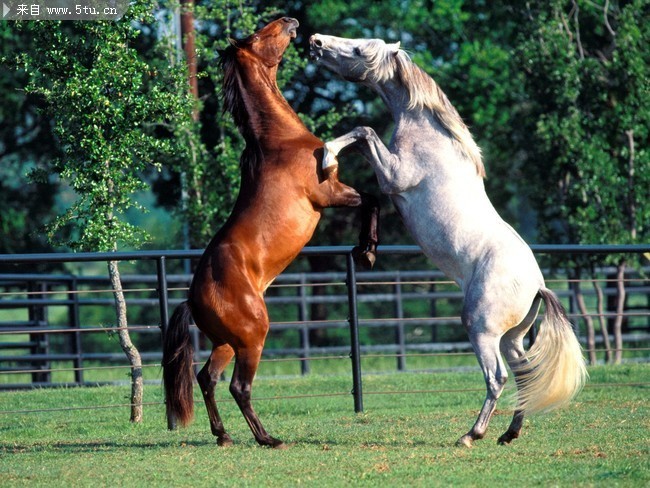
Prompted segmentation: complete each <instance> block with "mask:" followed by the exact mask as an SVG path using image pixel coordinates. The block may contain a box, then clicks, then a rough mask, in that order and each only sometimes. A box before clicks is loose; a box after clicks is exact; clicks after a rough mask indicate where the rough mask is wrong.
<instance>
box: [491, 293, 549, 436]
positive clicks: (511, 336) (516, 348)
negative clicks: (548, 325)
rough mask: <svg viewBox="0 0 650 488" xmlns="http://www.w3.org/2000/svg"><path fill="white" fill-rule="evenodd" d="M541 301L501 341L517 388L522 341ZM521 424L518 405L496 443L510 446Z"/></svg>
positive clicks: (519, 430)
mask: <svg viewBox="0 0 650 488" xmlns="http://www.w3.org/2000/svg"><path fill="white" fill-rule="evenodd" d="M541 300H542V299H541V298H540V297H539V296H538V297H537V298H535V300H534V301H533V305H532V306H531V307H530V311H529V312H528V315H526V318H524V320H522V321H521V323H520V324H519V325H518V326H517V327H515V328H513V329H510V330H509V331H508V332H506V333H505V335H504V336H503V338H502V339H501V352H502V353H503V355H504V357H505V358H506V361H507V362H508V365H509V366H510V369H511V370H512V371H513V372H514V375H515V382H516V383H517V386H519V380H518V373H517V371H518V370H519V368H518V366H519V365H520V361H521V358H522V357H524V354H525V351H524V341H523V339H524V336H525V335H526V333H527V332H528V330H529V329H530V327H531V326H532V325H533V322H534V321H535V318H536V317H537V314H538V313H539V305H540V302H541ZM523 424H524V412H523V411H522V410H521V409H520V408H519V405H517V408H515V413H514V415H513V417H512V422H511V423H510V426H509V427H508V430H506V431H505V432H504V433H503V435H502V436H501V437H499V440H498V441H497V442H498V443H499V444H510V442H512V441H513V440H514V439H516V438H517V437H519V434H520V433H521V427H522V426H523Z"/></svg>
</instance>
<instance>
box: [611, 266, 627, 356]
mask: <svg viewBox="0 0 650 488" xmlns="http://www.w3.org/2000/svg"><path fill="white" fill-rule="evenodd" d="M616 291H617V293H616V298H617V300H616V320H615V321H614V330H613V332H614V347H615V349H614V364H621V360H622V359H623V313H624V312H625V260H624V259H622V260H621V262H620V263H618V266H617V267H616Z"/></svg>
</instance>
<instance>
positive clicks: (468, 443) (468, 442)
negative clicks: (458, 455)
mask: <svg viewBox="0 0 650 488" xmlns="http://www.w3.org/2000/svg"><path fill="white" fill-rule="evenodd" d="M456 445H457V446H459V447H472V446H473V444H472V438H471V437H470V436H468V435H464V436H463V437H461V438H460V439H458V440H457V441H456Z"/></svg>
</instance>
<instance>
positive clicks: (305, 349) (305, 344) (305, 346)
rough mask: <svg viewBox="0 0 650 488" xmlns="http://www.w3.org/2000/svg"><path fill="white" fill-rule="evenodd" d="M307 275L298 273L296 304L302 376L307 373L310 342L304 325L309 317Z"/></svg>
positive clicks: (308, 369) (307, 329)
mask: <svg viewBox="0 0 650 488" xmlns="http://www.w3.org/2000/svg"><path fill="white" fill-rule="evenodd" d="M306 284H307V277H306V275H305V273H300V286H299V287H298V296H299V297H300V303H299V304H298V320H299V321H300V322H302V324H303V325H302V327H301V328H300V330H299V334H300V348H301V349H302V357H303V359H301V360H300V374H302V375H303V376H304V375H306V374H309V371H310V367H309V348H310V347H311V344H310V342H309V327H308V326H307V325H306V323H305V322H307V320H308V318H309V314H308V313H307V287H306Z"/></svg>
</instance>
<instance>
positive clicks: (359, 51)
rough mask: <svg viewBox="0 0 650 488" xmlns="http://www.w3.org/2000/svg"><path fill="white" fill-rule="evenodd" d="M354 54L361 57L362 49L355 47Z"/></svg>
mask: <svg viewBox="0 0 650 488" xmlns="http://www.w3.org/2000/svg"><path fill="white" fill-rule="evenodd" d="M352 52H353V53H354V55H355V56H361V49H359V48H358V47H355V48H354V49H353V50H352Z"/></svg>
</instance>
